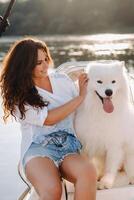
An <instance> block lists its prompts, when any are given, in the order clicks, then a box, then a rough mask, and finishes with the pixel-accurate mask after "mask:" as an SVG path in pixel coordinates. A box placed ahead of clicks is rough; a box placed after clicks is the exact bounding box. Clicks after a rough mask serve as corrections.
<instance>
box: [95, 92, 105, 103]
mask: <svg viewBox="0 0 134 200" xmlns="http://www.w3.org/2000/svg"><path fill="white" fill-rule="evenodd" d="M95 92H96V94H97V96H98V97H99V98H100V100H101V101H102V104H103V98H102V97H101V96H100V95H99V93H98V92H97V91H95Z"/></svg>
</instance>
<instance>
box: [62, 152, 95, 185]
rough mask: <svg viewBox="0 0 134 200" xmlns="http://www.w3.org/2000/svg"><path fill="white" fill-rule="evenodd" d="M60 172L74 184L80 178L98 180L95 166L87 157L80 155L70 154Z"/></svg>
mask: <svg viewBox="0 0 134 200" xmlns="http://www.w3.org/2000/svg"><path fill="white" fill-rule="evenodd" d="M60 172H61V174H62V176H63V177H64V178H65V179H66V180H68V181H70V182H72V183H75V182H76V181H77V180H78V178H83V179H84V178H90V179H91V180H95V179H96V170H95V168H94V165H93V164H92V163H91V162H90V161H89V159H88V158H87V157H86V156H83V155H80V154H70V155H68V156H66V157H65V159H64V160H63V162H62V164H61V166H60Z"/></svg>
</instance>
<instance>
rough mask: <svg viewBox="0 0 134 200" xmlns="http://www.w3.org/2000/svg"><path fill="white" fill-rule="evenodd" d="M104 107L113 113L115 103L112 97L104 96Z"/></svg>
mask: <svg viewBox="0 0 134 200" xmlns="http://www.w3.org/2000/svg"><path fill="white" fill-rule="evenodd" d="M103 109H104V110H105V111H106V112H107V113H111V112H113V110H114V106H113V103H112V101H111V99H110V98H103Z"/></svg>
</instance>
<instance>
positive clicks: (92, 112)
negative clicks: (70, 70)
mask: <svg viewBox="0 0 134 200" xmlns="http://www.w3.org/2000/svg"><path fill="white" fill-rule="evenodd" d="M87 72H88V75H89V83H88V88H87V90H88V92H87V96H86V98H85V100H84V102H83V103H82V104H81V106H80V107H79V109H78V110H77V112H76V118H75V128H76V132H77V135H78V137H79V138H80V140H81V142H82V144H83V147H84V150H85V151H86V153H88V156H89V157H90V158H93V157H97V158H99V159H100V160H101V161H104V163H103V164H104V166H103V172H102V171H101V174H99V175H98V176H99V178H100V184H99V188H100V189H103V188H111V187H113V185H114V182H115V180H116V177H117V172H118V171H119V170H120V169H121V168H122V167H123V168H124V171H125V173H126V174H127V177H128V178H129V181H130V182H131V183H134V139H133V138H134V107H133V105H132V103H131V100H130V93H129V91H130V88H129V83H128V77H127V73H126V69H125V67H124V63H123V62H119V61H113V62H96V63H91V64H90V66H89V68H88V70H87ZM97 81H99V83H98V82H97ZM100 81H102V83H101V82H100ZM107 89H110V90H112V92H113V94H112V96H111V97H112V99H111V100H112V103H113V106H114V110H113V112H111V113H107V112H106V111H104V109H103V104H102V102H101V100H100V98H99V97H98V95H97V94H96V92H95V91H97V93H98V94H99V95H100V96H101V97H103V98H105V97H106V94H105V91H106V90H107Z"/></svg>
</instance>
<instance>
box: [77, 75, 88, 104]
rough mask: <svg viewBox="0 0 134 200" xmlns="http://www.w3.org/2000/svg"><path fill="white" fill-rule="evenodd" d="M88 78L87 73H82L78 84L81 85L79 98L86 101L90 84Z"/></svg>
mask: <svg viewBox="0 0 134 200" xmlns="http://www.w3.org/2000/svg"><path fill="white" fill-rule="evenodd" d="M88 80H89V78H88V76H87V74H86V73H82V74H81V75H80V76H79V78H78V84H79V96H81V97H82V98H83V100H84V99H85V96H86V94H87V84H88Z"/></svg>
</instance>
